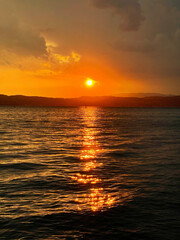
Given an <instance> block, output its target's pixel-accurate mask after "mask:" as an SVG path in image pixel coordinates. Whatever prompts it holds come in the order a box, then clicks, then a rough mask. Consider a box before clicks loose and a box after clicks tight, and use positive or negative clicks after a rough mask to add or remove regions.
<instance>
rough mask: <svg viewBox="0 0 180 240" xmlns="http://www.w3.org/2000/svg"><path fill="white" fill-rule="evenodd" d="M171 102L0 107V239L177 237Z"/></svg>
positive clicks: (177, 113) (179, 165)
mask: <svg viewBox="0 0 180 240" xmlns="http://www.w3.org/2000/svg"><path fill="white" fill-rule="evenodd" d="M179 209H180V109H122V108H91V107H87V108H84V107H82V108H13V107H7V108H6V107H1V108H0V239H1V240H3V239H9V240H13V239H19V240H24V239H29V240H31V239H42V240H46V239H49V240H56V239H92V240H96V239H103V240H107V239H122V240H124V239H145V240H148V239H152V240H156V239H163V240H166V239H169V240H174V239H180V230H179V227H180V214H179Z"/></svg>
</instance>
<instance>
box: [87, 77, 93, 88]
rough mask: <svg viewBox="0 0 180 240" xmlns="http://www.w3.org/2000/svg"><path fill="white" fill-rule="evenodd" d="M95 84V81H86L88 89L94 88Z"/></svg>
mask: <svg viewBox="0 0 180 240" xmlns="http://www.w3.org/2000/svg"><path fill="white" fill-rule="evenodd" d="M93 84H94V81H93V80H92V79H90V78H87V80H86V85H87V86H88V87H92V86H93Z"/></svg>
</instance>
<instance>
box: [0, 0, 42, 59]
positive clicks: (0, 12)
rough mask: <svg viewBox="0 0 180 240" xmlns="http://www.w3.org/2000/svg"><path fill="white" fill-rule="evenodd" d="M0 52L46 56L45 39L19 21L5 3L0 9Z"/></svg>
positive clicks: (9, 6) (0, 1)
mask: <svg viewBox="0 0 180 240" xmlns="http://www.w3.org/2000/svg"><path fill="white" fill-rule="evenodd" d="M8 3H11V2H8ZM0 4H1V5H2V0H0ZM0 50H7V51H10V52H13V53H16V54H20V55H31V56H35V57H39V56H43V55H45V54H46V42H45V39H44V38H43V37H41V36H40V33H39V32H37V31H36V30H35V29H34V28H33V27H32V26H29V25H27V24H25V23H24V22H23V21H21V20H20V19H19V18H18V15H17V14H15V13H14V11H13V8H12V6H11V5H10V4H6V3H5V4H4V5H3V8H1V9H0Z"/></svg>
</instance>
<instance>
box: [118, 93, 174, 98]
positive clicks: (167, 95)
mask: <svg viewBox="0 0 180 240" xmlns="http://www.w3.org/2000/svg"><path fill="white" fill-rule="evenodd" d="M169 96H174V95H170V94H162V93H119V94H117V95H115V97H141V98H142V97H169Z"/></svg>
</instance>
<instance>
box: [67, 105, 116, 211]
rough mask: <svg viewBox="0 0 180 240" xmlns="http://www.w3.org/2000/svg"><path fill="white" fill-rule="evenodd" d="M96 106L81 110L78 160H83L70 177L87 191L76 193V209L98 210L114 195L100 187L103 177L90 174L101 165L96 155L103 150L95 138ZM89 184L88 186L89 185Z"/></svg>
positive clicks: (111, 200)
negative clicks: (82, 127) (81, 133)
mask: <svg viewBox="0 0 180 240" xmlns="http://www.w3.org/2000/svg"><path fill="white" fill-rule="evenodd" d="M96 111H97V109H96V108H88V109H86V108H85V109H84V111H83V120H84V125H85V128H84V136H83V146H82V150H81V154H80V161H83V165H82V172H83V173H77V174H76V175H75V176H72V177H71V179H72V180H74V181H77V182H78V183H79V184H83V185H87V188H88V193H84V194H81V195H80V194H79V195H77V197H76V199H75V202H76V203H77V204H78V210H83V209H84V208H85V209H89V210H91V211H93V212H96V211H100V210H103V209H106V208H108V207H110V206H112V205H113V204H114V203H115V197H113V196H111V194H110V193H106V191H105V189H104V188H103V187H102V183H103V179H101V178H100V177H98V176H97V174H92V173H91V171H92V170H95V169H97V168H100V167H102V165H103V163H102V162H100V161H99V160H98V155H99V154H101V153H102V152H103V151H104V150H103V149H102V148H101V146H100V145H99V143H98V142H97V140H96V135H97V133H98V130H97V128H96V121H97V119H96V114H97V112H96ZM89 186H90V187H89Z"/></svg>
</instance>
